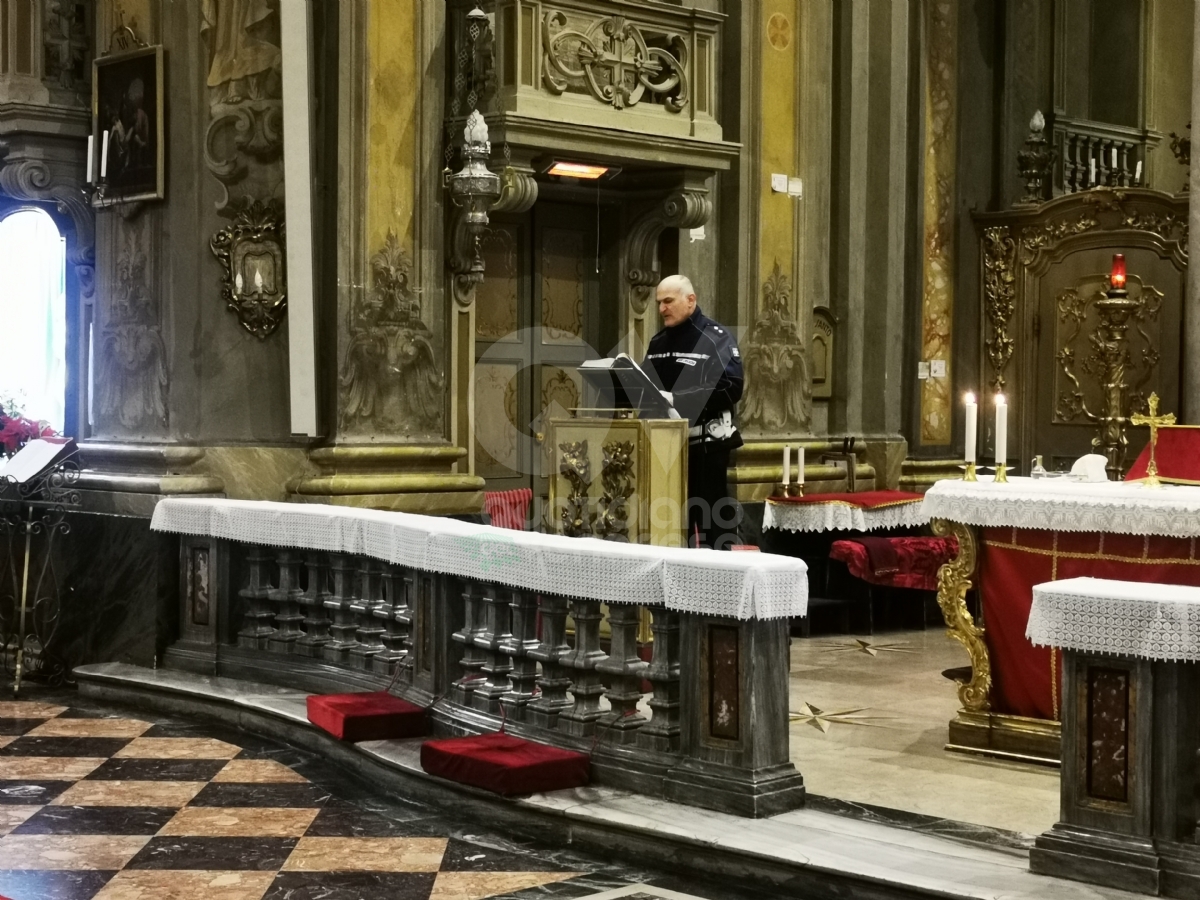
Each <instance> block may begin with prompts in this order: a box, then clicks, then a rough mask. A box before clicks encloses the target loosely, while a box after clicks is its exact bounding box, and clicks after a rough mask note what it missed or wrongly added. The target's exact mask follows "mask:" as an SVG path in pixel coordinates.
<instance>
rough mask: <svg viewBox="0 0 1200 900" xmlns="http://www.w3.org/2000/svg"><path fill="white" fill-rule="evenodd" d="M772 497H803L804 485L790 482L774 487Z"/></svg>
mask: <svg viewBox="0 0 1200 900" xmlns="http://www.w3.org/2000/svg"><path fill="white" fill-rule="evenodd" d="M774 495H775V496H776V497H803V496H804V485H803V484H797V483H796V482H794V481H793V482H791V483H790V484H777V485H775V489H774Z"/></svg>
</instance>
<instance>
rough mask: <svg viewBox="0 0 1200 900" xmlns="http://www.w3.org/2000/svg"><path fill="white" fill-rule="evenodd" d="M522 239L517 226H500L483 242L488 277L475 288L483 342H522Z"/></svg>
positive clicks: (477, 320) (481, 248) (478, 330)
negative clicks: (520, 330) (520, 331)
mask: <svg viewBox="0 0 1200 900" xmlns="http://www.w3.org/2000/svg"><path fill="white" fill-rule="evenodd" d="M519 237H520V236H519V233H518V227H517V226H516V225H513V224H497V225H493V226H492V227H491V228H490V229H489V230H488V233H487V234H485V235H484V236H483V237H482V238H481V239H480V241H479V252H480V255H481V256H482V257H483V264H484V266H485V267H486V273H487V274H486V275H485V276H484V279H483V283H482V284H480V285H479V286H477V287H476V288H475V336H476V337H478V338H479V339H480V340H484V341H516V340H519V337H518V336H517V334H516V332H517V329H518V327H519V324H520V319H519V316H518V312H519V306H518V300H519V293H520V287H521V280H520V276H521V272H520V260H519V259H518V254H519V253H520V240H519Z"/></svg>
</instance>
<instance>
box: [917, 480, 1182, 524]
mask: <svg viewBox="0 0 1200 900" xmlns="http://www.w3.org/2000/svg"><path fill="white" fill-rule="evenodd" d="M925 514H926V515H927V516H928V517H929V518H930V519H948V520H950V521H952V522H961V523H963V524H964V525H979V526H1000V527H1012V528H1039V529H1044V530H1046V531H1086V532H1099V533H1106V534H1140V535H1162V536H1164V537H1184V538H1186V537H1200V487H1190V486H1186V485H1176V484H1167V485H1163V486H1162V487H1161V488H1148V487H1146V486H1145V485H1144V484H1142V483H1140V482H1122V481H1102V482H1097V483H1093V484H1088V483H1085V482H1078V481H1069V480H1068V479H1066V478H1037V479H1034V478H1010V479H1009V481H1008V484H993V483H992V481H991V479H990V478H988V480H986V481H985V480H982V479H981V480H980V481H977V482H970V481H960V480H957V479H947V480H944V481H939V482H937V483H936V484H934V485H933V487H931V488H930V489H929V490H928V491H926V493H925Z"/></svg>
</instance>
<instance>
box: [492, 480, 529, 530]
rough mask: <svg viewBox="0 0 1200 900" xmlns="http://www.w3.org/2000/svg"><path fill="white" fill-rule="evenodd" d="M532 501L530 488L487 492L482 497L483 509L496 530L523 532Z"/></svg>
mask: <svg viewBox="0 0 1200 900" xmlns="http://www.w3.org/2000/svg"><path fill="white" fill-rule="evenodd" d="M532 500H533V491H532V490H531V489H530V488H518V489H517V490H515V491H488V492H487V493H486V494H484V495H483V508H484V510H485V511H486V512H487V514H488V516H490V517H491V520H492V524H493V525H495V526H496V527H497V528H508V529H510V530H512V531H524V530H525V522H526V521H527V520H528V518H529V504H530V502H531V501H532Z"/></svg>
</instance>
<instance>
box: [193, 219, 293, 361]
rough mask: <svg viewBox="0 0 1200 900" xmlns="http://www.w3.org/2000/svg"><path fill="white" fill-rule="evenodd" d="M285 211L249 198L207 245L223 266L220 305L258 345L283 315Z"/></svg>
mask: <svg viewBox="0 0 1200 900" xmlns="http://www.w3.org/2000/svg"><path fill="white" fill-rule="evenodd" d="M284 240H285V229H284V223H283V210H282V208H281V206H280V204H279V203H278V201H275V200H268V201H267V202H266V203H261V202H259V201H258V200H251V199H249V198H247V200H246V202H245V204H244V205H243V207H242V209H241V211H240V212H239V213H238V214H237V216H236V217H235V218H234V220H233V222H232V223H230V224H229V225H228V226H226V227H225V228H222V229H221V230H220V231H218V232H217V233H216V234H215V235H213V236H212V239H211V240H210V241H209V247H210V249H211V250H212V252H213V255H214V256H216V258H217V259H218V260H219V261H220V262H221V265H222V267H223V269H224V271H223V272H222V273H221V299H222V300H224V301H225V305H226V306H227V307H228V308H229V309H230V310H231V311H232V312H233V313H234V314H235V315H236V316H237V317H238V322H239V323H241V326H242V327H243V328H245V329H246V330H247V331H248V332H250V333H251V334H252V335H254V336H255V337H256V338H258V339H259V340H264V339H265V338H267V337H269V336H270V335H272V334H274V333H275V329H276V328H278V327H279V324H280V323H281V322H282V321H283V317H284V314H285V313H286V312H287V277H286V271H285V268H284Z"/></svg>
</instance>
